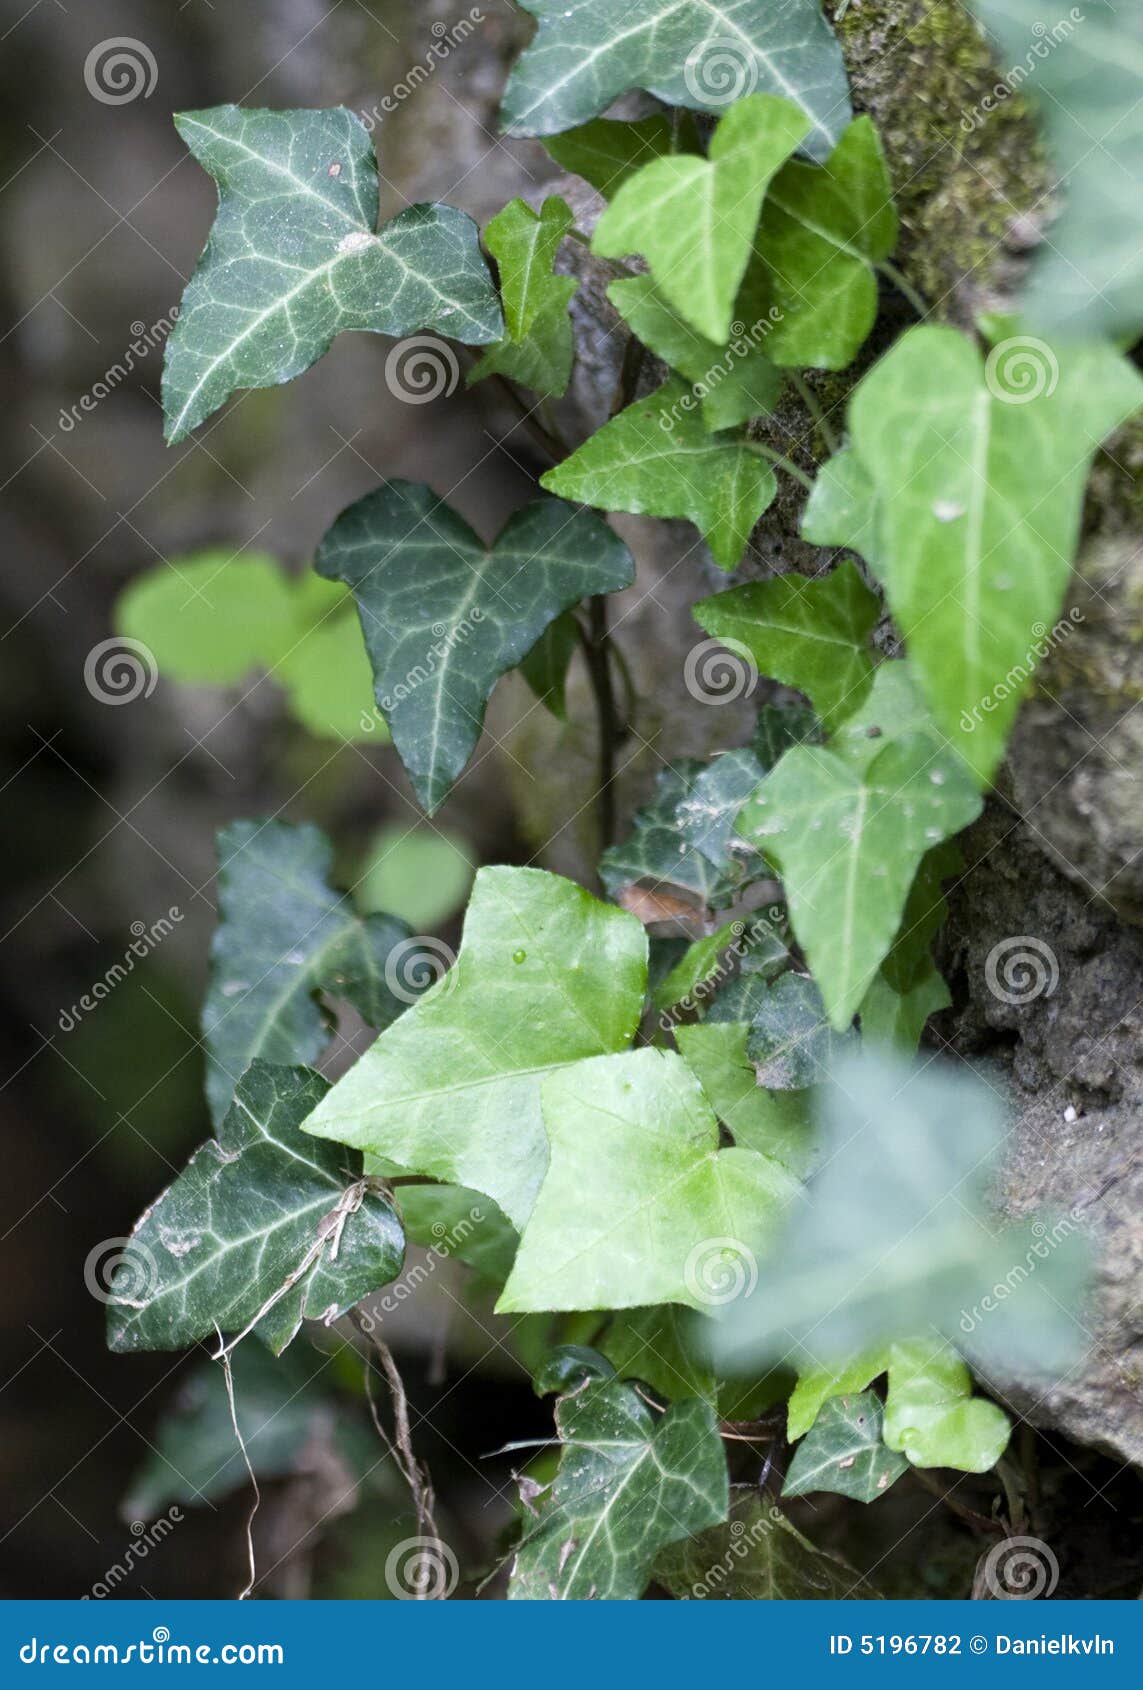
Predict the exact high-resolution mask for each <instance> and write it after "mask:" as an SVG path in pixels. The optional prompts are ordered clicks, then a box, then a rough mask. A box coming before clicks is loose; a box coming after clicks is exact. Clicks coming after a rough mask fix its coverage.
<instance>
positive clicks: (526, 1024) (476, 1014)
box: [306, 868, 647, 1227]
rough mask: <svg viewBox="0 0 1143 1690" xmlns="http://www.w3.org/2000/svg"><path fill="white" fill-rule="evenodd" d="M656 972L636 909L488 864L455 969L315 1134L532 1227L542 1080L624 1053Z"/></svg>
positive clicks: (386, 1042) (380, 1045)
mask: <svg viewBox="0 0 1143 1690" xmlns="http://www.w3.org/2000/svg"><path fill="white" fill-rule="evenodd" d="M646 980H647V940H646V937H645V935H644V933H643V929H642V927H641V926H640V924H639V922H638V921H636V919H635V917H634V916H632V915H628V914H627V913H626V912H625V911H624V910H619V909H615V908H614V906H612V905H610V904H604V903H600V902H599V900H598V899H596V898H593V897H591V896H590V895H589V894H588V893H587V892H585V891H583V890H582V888H580V887H579V886H574V885H573V884H572V883H571V881H569V880H563V879H561V878H560V876H559V875H555V874H545V873H543V872H542V871H541V870H539V869H527V868H483V869H481V870H480V871H479V873H478V874H477V876H476V883H475V885H474V887H473V892H472V898H471V901H470V903H469V906H468V913H467V915H466V916H465V922H464V936H463V938H462V940H461V948H460V955H459V957H458V959H457V962H456V964H455V966H454V967H453V968H452V970H450V972H449V973H448V974H446V975H444V976H443V978H442V979H440V980H438V981H437V983H436V984H435V985H434V986H432V987H430V989H429V990H428V991H427V992H426V993H425V995H424V997H422V998H420V999H419V1000H418V1001H417V1002H416V1003H415V1004H414V1005H413V1006H412V1008H411V1009H409V1010H408V1012H407V1013H406V1014H405V1015H403V1016H402V1017H401V1019H400V1021H398V1022H397V1023H396V1025H395V1026H393V1027H390V1028H389V1029H388V1031H387V1032H385V1033H382V1035H381V1037H380V1038H379V1039H378V1040H377V1042H376V1044H374V1045H373V1046H372V1047H371V1048H370V1049H369V1050H368V1051H367V1052H366V1053H365V1055H364V1056H363V1057H361V1058H360V1060H359V1061H358V1063H357V1065H356V1066H355V1067H354V1068H351V1069H350V1070H349V1072H348V1074H346V1075H345V1076H344V1078H343V1079H341V1080H339V1081H338V1083H337V1084H336V1085H335V1086H334V1087H333V1090H332V1091H331V1092H330V1093H329V1095H328V1097H326V1098H325V1099H324V1101H323V1102H322V1103H321V1104H320V1106H319V1107H318V1109H317V1110H316V1111H315V1113H314V1114H313V1115H312V1116H311V1117H310V1119H309V1120H308V1121H307V1122H306V1131H307V1132H312V1133H315V1134H317V1136H318V1137H319V1138H331V1139H335V1140H337V1141H339V1142H340V1143H342V1144H351V1145H354V1146H356V1147H358V1148H360V1149H363V1150H367V1151H369V1152H370V1153H371V1154H372V1155H375V1156H382V1157H386V1158H388V1159H389V1160H390V1161H392V1162H394V1163H396V1164H397V1165H398V1166H400V1167H402V1168H405V1169H407V1170H409V1171H410V1172H412V1173H418V1174H429V1175H431V1176H432V1177H433V1178H435V1179H441V1180H445V1181H448V1182H450V1183H452V1184H454V1185H463V1186H467V1187H470V1188H471V1189H473V1190H475V1191H481V1192H483V1193H484V1194H485V1195H486V1196H488V1197H491V1198H492V1199H493V1201H494V1202H496V1203H498V1204H499V1206H500V1207H501V1209H503V1210H504V1213H505V1214H506V1215H507V1216H508V1218H509V1219H510V1220H511V1221H512V1222H513V1224H514V1225H515V1226H517V1227H522V1226H523V1225H524V1222H525V1221H526V1220H527V1218H528V1216H529V1214H530V1213H531V1210H532V1204H533V1202H534V1201H535V1196H536V1192H537V1190H538V1189H539V1186H540V1181H541V1180H542V1178H543V1176H544V1171H545V1169H546V1167H547V1163H548V1142H547V1137H546V1135H545V1132H544V1125H543V1120H542V1118H541V1115H540V1086H541V1082H542V1081H543V1079H544V1077H545V1076H546V1075H547V1074H549V1073H550V1072H551V1071H552V1070H553V1069H560V1068H563V1067H565V1066H566V1065H568V1064H569V1063H575V1062H578V1061H580V1060H581V1059H582V1058H584V1057H589V1056H599V1055H602V1054H603V1053H605V1052H609V1051H620V1050H625V1049H626V1048H627V1046H628V1045H629V1044H630V1043H631V1040H632V1039H633V1037H634V1036H635V1030H636V1028H637V1027H638V1025H639V1018H640V1016H641V1014H642V1011H643V997H644V992H645V990H646Z"/></svg>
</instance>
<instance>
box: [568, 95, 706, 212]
mask: <svg viewBox="0 0 1143 1690" xmlns="http://www.w3.org/2000/svg"><path fill="white" fill-rule="evenodd" d="M544 147H545V148H546V150H547V151H548V152H549V153H550V154H551V155H552V157H553V158H554V159H555V161H556V163H557V164H559V165H562V166H563V168H564V169H565V170H570V171H571V173H572V174H573V175H574V176H582V177H583V179H584V181H585V182H590V184H591V186H592V187H593V188H595V189H596V190H597V191H598V192H599V193H601V194H602V195H603V197H604V198H605V199H610V198H611V196H612V195H613V194H615V193H617V192H618V190H619V189H620V188H621V187H622V186H623V184H624V182H626V180H627V178H628V177H629V176H634V174H635V172H636V171H637V170H641V169H642V168H643V166H644V165H645V164H649V163H650V161H651V160H652V159H654V158H663V157H665V156H666V155H667V154H668V153H677V152H683V153H697V152H699V151H701V146H700V142H699V138H698V133H697V131H696V129H695V126H694V120H693V118H688V119H686V120H685V133H683V134H682V135H680V136H678V137H676V135H675V131H674V126H673V125H672V123H671V119H670V118H669V117H668V116H667V114H666V112H652V113H651V115H650V116H649V117H641V118H639V119H638V120H637V121H636V122H634V123H620V122H616V121H613V120H612V119H610V118H606V117H599V118H595V119H594V120H593V121H592V122H591V123H585V124H584V125H583V126H582V128H580V129H569V130H567V131H566V132H565V133H564V134H562V135H547V136H545V137H544Z"/></svg>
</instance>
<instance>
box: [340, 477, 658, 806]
mask: <svg viewBox="0 0 1143 1690" xmlns="http://www.w3.org/2000/svg"><path fill="white" fill-rule="evenodd" d="M315 567H316V568H317V570H318V572H319V574H321V575H326V576H330V577H332V578H335V579H340V580H342V581H344V582H345V583H346V585H347V586H349V587H351V588H352V589H353V594H354V597H355V598H356V600H357V608H358V611H359V613H360V616H361V627H362V631H363V633H364V635H365V645H366V649H367V651H368V653H369V660H370V662H371V663H372V665H373V676H374V682H375V686H376V694H377V702H378V704H379V706H380V708H381V710H382V712H383V714H384V716H385V719H386V721H387V722H388V724H389V730H390V732H391V733H392V735H393V743H394V745H395V746H396V748H397V751H398V753H399V755H400V758H401V761H402V763H403V764H404V765H405V769H406V771H407V773H408V775H409V779H410V780H411V781H412V783H413V787H414V789H415V791H416V793H417V796H418V798H419V799H420V800H421V803H422V804H423V805H424V807H425V809H426V810H428V811H429V813H430V814H431V813H432V811H433V810H435V809H436V808H437V806H438V805H439V804H440V803H441V802H442V800H443V799H444V797H445V795H446V794H447V792H448V790H449V788H450V787H451V786H452V784H453V782H454V781H455V780H456V778H457V776H458V775H459V774H460V773H461V771H462V769H463V768H464V766H465V764H466V763H467V762H468V759H469V757H470V756H471V755H472V752H473V750H474V748H475V746H476V743H477V740H478V739H479V738H480V731H481V727H482V725H483V722H484V709H485V705H486V704H487V702H488V696H489V694H490V693H491V691H492V688H493V687H494V686H495V684H496V682H497V681H498V680H499V678H500V676H501V675H503V674H505V673H506V672H507V671H508V670H509V669H512V668H514V667H515V666H516V664H517V663H519V662H521V660H522V659H523V658H525V657H526V656H527V655H528V653H529V652H530V651H531V650H532V648H533V647H534V646H535V644H536V641H537V640H538V639H539V638H540V635H541V634H542V633H543V632H544V630H545V628H547V626H548V625H549V623H551V622H552V621H554V620H555V618H556V617H557V616H559V615H560V614H561V612H563V611H565V610H568V609H570V607H571V606H572V605H573V604H577V603H578V602H579V600H580V599H581V598H584V597H586V596H587V595H589V594H592V593H612V592H616V591H618V589H619V588H621V587H629V586H630V585H631V582H632V580H633V579H634V575H635V565H634V562H633V560H632V557H631V553H630V552H629V551H628V550H627V547H626V546H625V545H624V544H623V542H622V540H620V539H619V537H618V536H617V535H616V534H614V533H612V531H611V529H610V528H608V526H607V524H606V523H604V522H601V521H600V520H599V518H598V517H596V516H592V515H591V514H590V513H589V512H586V511H573V510H569V508H568V506H567V505H564V504H560V503H559V502H558V501H556V500H554V499H541V500H536V501H535V502H534V503H533V504H530V505H526V506H525V507H524V508H523V510H519V511H517V512H516V514H515V515H514V516H512V517H510V518H509V520H508V523H507V525H506V526H505V528H504V529H503V530H502V532H501V534H500V536H499V538H498V539H497V541H496V542H495V544H494V545H493V547H492V549H491V550H490V551H489V550H486V549H485V547H484V546H483V545H482V544H481V542H480V540H479V539H478V538H477V536H476V535H475V534H474V533H473V531H472V529H471V528H470V527H469V526H468V524H467V523H466V522H464V521H462V519H461V518H460V517H459V516H458V515H457V514H456V512H455V511H454V510H452V509H451V507H450V506H449V505H446V504H445V502H444V501H443V499H438V498H437V496H436V494H435V493H434V492H433V491H432V489H431V488H430V487H426V486H424V485H423V484H422V483H420V482H413V481H390V482H383V483H382V485H381V486H380V487H378V488H376V489H375V490H374V491H373V492H372V493H367V494H366V495H365V497H364V498H363V499H358V501H357V503H356V504H353V505H350V506H349V508H348V510H345V511H343V512H342V513H341V515H340V516H339V517H338V519H337V521H336V522H335V523H334V525H333V527H332V528H331V529H330V530H329V532H328V533H327V534H326V536H325V538H324V539H323V540H322V543H321V547H320V549H319V551H318V555H317V562H316V565H315Z"/></svg>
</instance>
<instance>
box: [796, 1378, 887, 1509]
mask: <svg viewBox="0 0 1143 1690" xmlns="http://www.w3.org/2000/svg"><path fill="white" fill-rule="evenodd" d="M908 1466H909V1463H908V1461H907V1460H906V1459H905V1457H904V1456H903V1455H899V1454H897V1453H896V1452H895V1451H894V1450H892V1449H888V1448H886V1446H885V1444H884V1442H883V1441H882V1436H881V1402H880V1399H879V1398H878V1397H877V1395H876V1394H875V1393H874V1392H873V1391H863V1392H862V1393H861V1395H860V1396H840V1397H831V1398H830V1400H829V1401H828V1402H827V1403H825V1404H824V1406H823V1408H822V1411H821V1413H820V1414H819V1415H818V1417H817V1419H816V1420H815V1421H814V1424H813V1428H812V1429H811V1431H810V1432H809V1433H808V1434H807V1436H806V1437H805V1439H804V1440H803V1441H802V1443H801V1444H800V1445H799V1446H798V1448H797V1449H796V1450H795V1451H794V1459H793V1460H792V1461H791V1463H790V1465H789V1468H788V1469H787V1472H786V1481H785V1483H784V1484H783V1486H782V1495H783V1496H784V1497H786V1496H809V1495H812V1494H813V1492H815V1491H833V1492H834V1493H835V1494H836V1495H838V1496H851V1497H853V1498H854V1499H855V1500H856V1501H857V1502H874V1501H875V1500H876V1499H877V1497H879V1496H882V1495H884V1493H885V1492H886V1491H887V1490H888V1489H889V1486H890V1485H891V1484H893V1482H894V1481H895V1480H896V1479H899V1478H900V1477H901V1474H902V1473H904V1472H905V1471H906V1470H907V1469H908Z"/></svg>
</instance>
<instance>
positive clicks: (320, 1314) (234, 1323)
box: [107, 1062, 405, 1354]
mask: <svg viewBox="0 0 1143 1690" xmlns="http://www.w3.org/2000/svg"><path fill="white" fill-rule="evenodd" d="M325 1091H326V1082H325V1081H324V1080H323V1079H322V1078H321V1077H320V1075H318V1074H314V1073H311V1072H310V1071H309V1070H308V1069H305V1068H279V1067H274V1066H272V1065H271V1064H270V1063H268V1062H255V1063H253V1064H252V1065H251V1067H250V1068H249V1069H248V1071H247V1072H246V1073H245V1074H244V1075H243V1077H242V1080H241V1082H240V1083H239V1086H238V1089H237V1091H236V1092H235V1094H234V1101H233V1103H232V1104H231V1106H230V1109H229V1110H228V1111H227V1114H226V1116H225V1118H224V1119H223V1121H222V1124H221V1126H220V1127H219V1129H218V1137H217V1139H209V1140H208V1141H207V1143H206V1144H204V1145H203V1146H202V1147H201V1149H199V1150H197V1151H196V1152H195V1154H194V1155H193V1156H192V1157H191V1160H190V1161H189V1162H188V1163H187V1166H186V1167H185V1168H184V1170H183V1172H182V1173H181V1174H179V1176H178V1178H177V1179H176V1180H175V1181H174V1182H173V1184H171V1185H169V1186H168V1187H167V1189H166V1191H164V1192H163V1194H162V1196H161V1197H159V1198H158V1199H157V1200H156V1201H155V1202H154V1203H153V1204H152V1205H151V1207H150V1208H149V1209H148V1210H147V1212H146V1213H145V1214H144V1216H143V1217H142V1219H141V1220H140V1221H139V1222H138V1223H137V1225H136V1227H135V1230H134V1232H133V1233H132V1234H131V1238H130V1241H129V1243H128V1244H127V1245H126V1246H125V1247H124V1252H123V1264H122V1265H121V1266H120V1267H119V1268H118V1270H117V1272H116V1275H115V1277H114V1278H113V1280H112V1283H111V1292H112V1296H111V1299H110V1302H109V1306H108V1311H107V1312H108V1343H109V1344H110V1346H111V1348H112V1349H113V1350H178V1349H183V1348H185V1347H186V1346H187V1345H188V1344H193V1343H195V1342H196V1341H197V1340H198V1339H200V1338H208V1337H212V1336H213V1335H214V1332H215V1328H216V1327H217V1328H218V1329H219V1330H220V1331H222V1332H231V1333H240V1332H243V1331H244V1330H245V1329H247V1328H250V1327H252V1326H253V1325H254V1324H255V1323H257V1324H258V1330H259V1333H260V1335H261V1336H263V1337H264V1338H265V1340H266V1342H267V1343H268V1344H269V1346H270V1348H271V1349H272V1350H273V1351H274V1352H275V1354H279V1353H280V1352H281V1351H282V1350H284V1349H285V1348H286V1346H287V1344H289V1342H290V1340H291V1339H292V1338H293V1337H294V1336H295V1334H296V1333H297V1330H298V1328H299V1326H300V1325H301V1323H302V1320H303V1318H304V1317H309V1318H310V1319H312V1320H324V1321H326V1323H327V1324H328V1323H329V1322H330V1321H332V1320H334V1319H336V1318H337V1317H338V1316H339V1315H342V1314H344V1313H345V1311H346V1309H349V1308H352V1306H353V1304H354V1303H356V1302H359V1301H360V1299H361V1298H362V1297H364V1296H367V1295H368V1293H369V1292H370V1291H375V1290H377V1288H378V1287H379V1286H381V1285H384V1284H386V1283H387V1282H388V1281H389V1280H390V1279H393V1278H394V1277H395V1276H396V1275H397V1274H398V1273H399V1272H400V1270H401V1263H402V1261H403V1259H404V1253H405V1240H404V1235H403V1233H402V1231H401V1226H400V1223H399V1221H398V1220H397V1216H396V1214H395V1213H394V1211H393V1208H392V1205H391V1204H390V1203H389V1202H388V1200H387V1199H386V1198H385V1197H383V1196H382V1195H381V1193H380V1192H379V1191H378V1190H375V1189H373V1187H372V1186H371V1184H370V1182H369V1181H367V1180H363V1179H362V1178H361V1177H360V1167H361V1164H360V1158H359V1157H354V1156H352V1155H350V1154H349V1153H347V1152H346V1151H345V1150H344V1149H343V1148H341V1147H340V1146H336V1145H330V1146H322V1145H315V1144H314V1143H313V1141H312V1140H311V1139H308V1138H306V1137H304V1136H303V1134H302V1133H301V1132H300V1131H299V1127H300V1124H301V1122H302V1121H303V1120H305V1118H306V1116H307V1115H308V1114H309V1113H310V1111H311V1110H312V1109H313V1108H314V1107H315V1105H316V1104H317V1103H318V1101H319V1099H320V1098H321V1097H322V1095H323V1093H324V1092H325Z"/></svg>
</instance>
